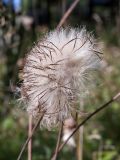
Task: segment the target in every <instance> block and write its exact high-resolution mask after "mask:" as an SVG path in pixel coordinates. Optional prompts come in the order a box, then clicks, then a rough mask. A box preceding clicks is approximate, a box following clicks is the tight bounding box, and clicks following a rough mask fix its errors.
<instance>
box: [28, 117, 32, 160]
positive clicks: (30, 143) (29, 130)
mask: <svg viewBox="0 0 120 160" xmlns="http://www.w3.org/2000/svg"><path fill="white" fill-rule="evenodd" d="M31 134H32V115H29V125H28V137H30V136H31ZM28 160H32V138H31V139H30V141H29V142H28Z"/></svg>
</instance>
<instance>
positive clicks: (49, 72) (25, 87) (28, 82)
mask: <svg viewBox="0 0 120 160" xmlns="http://www.w3.org/2000/svg"><path fill="white" fill-rule="evenodd" d="M100 61H101V53H100V52H99V48H98V46H97V43H96V41H95V39H94V38H93V36H91V35H90V34H88V33H87V32H86V30H85V29H81V30H79V29H68V28H67V29H61V30H60V31H53V32H50V33H49V34H47V35H46V37H45V38H44V39H43V40H41V41H38V42H37V44H35V46H34V47H33V48H32V49H31V51H30V52H29V53H28V54H27V56H26V61H25V65H24V69H23V84H22V87H21V95H22V97H21V99H23V101H24V102H25V103H26V105H27V111H28V113H29V114H32V115H33V116H34V117H37V116H38V115H39V114H41V113H42V112H44V111H45V114H44V117H43V119H42V121H41V126H43V127H45V128H48V129H51V128H53V127H56V126H58V124H59V123H60V122H61V121H64V120H65V119H66V118H68V117H71V116H72V112H73V110H75V109H76V106H75V102H77V100H79V98H80V97H81V96H83V95H85V94H86V93H87V92H88V89H89V88H90V87H91V86H92V85H93V83H94V82H93V81H92V79H93V78H92V71H95V70H96V69H99V67H100Z"/></svg>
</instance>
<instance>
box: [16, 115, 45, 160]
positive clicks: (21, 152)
mask: <svg viewBox="0 0 120 160" xmlns="http://www.w3.org/2000/svg"><path fill="white" fill-rule="evenodd" d="M43 116H44V113H43V114H42V115H40V117H39V118H38V120H37V122H36V123H35V125H34V127H33V129H32V131H31V134H30V135H29V137H28V138H27V140H26V141H25V143H24V144H23V146H22V149H21V151H20V153H19V156H18V158H17V160H20V159H21V156H22V154H23V152H24V150H25V148H26V146H27V144H28V142H29V141H30V140H31V138H32V137H33V134H34V132H35V130H36V129H37V127H38V126H39V124H40V122H41V120H42V118H43Z"/></svg>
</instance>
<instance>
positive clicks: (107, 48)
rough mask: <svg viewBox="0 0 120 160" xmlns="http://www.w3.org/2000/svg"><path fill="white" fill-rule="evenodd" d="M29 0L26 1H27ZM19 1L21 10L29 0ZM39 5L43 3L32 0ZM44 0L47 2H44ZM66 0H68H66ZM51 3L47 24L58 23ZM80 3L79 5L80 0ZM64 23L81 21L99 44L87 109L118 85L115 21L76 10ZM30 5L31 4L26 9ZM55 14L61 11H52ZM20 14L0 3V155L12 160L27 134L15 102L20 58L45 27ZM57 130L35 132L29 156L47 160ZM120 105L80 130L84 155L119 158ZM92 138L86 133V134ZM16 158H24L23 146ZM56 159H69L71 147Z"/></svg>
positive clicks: (95, 159) (119, 38) (0, 159)
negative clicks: (28, 21) (97, 80)
mask: <svg viewBox="0 0 120 160" xmlns="http://www.w3.org/2000/svg"><path fill="white" fill-rule="evenodd" d="M31 2H32V1H31ZM31 2H29V3H28V1H24V2H23V13H27V11H28V8H29V7H30V3H31ZM36 2H37V3H40V5H41V6H45V4H46V3H45V2H41V1H40V2H38V1H35V2H34V3H36ZM46 2H47V1H46ZM42 3H43V4H42ZM69 3H70V1H69ZM57 5H58V3H57V2H54V3H53V4H51V8H50V11H51V13H52V15H51V25H50V27H51V29H53V26H55V25H56V24H57V23H58V17H57V14H56V11H57V10H56V6H57ZM81 5H82V6H84V3H83V1H82V2H81ZM79 7H81V6H80V4H79V6H78V7H77V10H76V11H75V12H74V13H73V15H72V16H71V17H70V18H69V20H68V21H67V22H69V23H70V24H71V25H72V26H77V25H80V24H86V26H87V28H88V30H91V29H92V31H94V33H95V34H96V36H98V37H100V40H101V41H102V42H103V45H104V58H103V66H104V69H103V70H102V71H101V73H100V79H101V82H100V85H98V86H97V88H96V90H94V92H92V93H91V96H90V97H87V98H88V99H86V100H85V101H86V103H85V107H84V111H85V112H90V111H92V110H93V109H95V108H96V107H97V106H99V105H100V104H103V103H104V102H106V101H107V100H109V98H110V97H111V96H112V95H114V93H116V92H117V91H118V90H119V86H120V62H119V61H120V47H119V46H120V35H119V32H118V28H119V27H118V26H117V24H116V25H115V24H112V23H111V24H109V25H105V26H104V25H102V26H101V24H99V23H94V21H92V22H88V21H86V20H85V19H84V16H83V18H82V17H80V18H81V20H80V19H79V17H77V18H76V16H75V15H76V14H78V13H79V12H80V11H79V12H77V11H78V10H79ZM32 9H33V10H35V8H34V7H33V8H32ZM58 15H59V19H60V16H61V13H58ZM20 18H21V15H19V14H15V13H13V12H12V11H11V9H10V8H9V7H8V8H7V7H4V6H3V5H2V4H0V22H1V23H0V160H7V159H9V160H13V159H16V158H17V156H18V154H19V152H20V149H21V146H22V144H23V143H24V141H25V139H26V137H27V125H28V118H27V115H26V112H25V110H24V106H21V105H20V104H19V102H18V101H17V98H18V97H19V92H18V89H19V88H17V87H16V86H18V87H19V85H20V83H21V81H20V70H19V69H20V67H21V65H20V63H21V60H22V58H24V56H25V54H26V53H27V52H28V50H29V49H30V48H31V47H32V45H33V43H34V41H35V40H37V39H38V38H40V37H42V36H43V35H44V33H45V32H47V31H48V30H49V28H48V25H40V24H39V25H38V24H37V25H36V24H34V25H33V26H29V24H27V25H28V28H27V29H26V28H25V26H24V25H23V23H22V22H21V21H20ZM57 132H58V131H56V132H55V131H51V132H49V131H40V130H39V129H38V131H37V132H36V134H35V135H34V138H33V160H38V159H39V160H48V159H50V157H51V154H52V153H53V151H54V148H55V145H56V139H57ZM96 135H97V137H98V138H97V139H96ZM119 136H120V104H119V102H115V103H113V104H111V105H110V106H109V108H107V109H105V110H104V111H102V112H101V113H100V114H99V115H96V116H95V117H94V118H93V119H92V120H90V121H89V122H88V123H87V124H86V125H85V129H84V154H83V155H84V158H83V159H84V160H119V159H120V138H119ZM90 137H92V138H90ZM22 159H27V151H25V153H24V155H23V157H22ZM59 159H61V160H66V159H69V160H75V159H76V151H75V149H70V148H68V147H67V146H65V148H64V150H63V151H62V152H61V154H60V155H59Z"/></svg>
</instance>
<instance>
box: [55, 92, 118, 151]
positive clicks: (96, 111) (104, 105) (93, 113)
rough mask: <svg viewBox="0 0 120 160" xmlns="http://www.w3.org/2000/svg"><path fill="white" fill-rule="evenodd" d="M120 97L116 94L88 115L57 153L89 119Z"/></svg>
mask: <svg viewBox="0 0 120 160" xmlns="http://www.w3.org/2000/svg"><path fill="white" fill-rule="evenodd" d="M119 97H120V92H118V93H117V94H116V95H115V96H114V97H113V98H111V100H109V101H108V102H106V103H105V104H103V105H102V106H101V107H99V108H97V109H96V110H95V111H93V112H92V113H91V114H89V115H88V116H87V118H85V120H83V122H82V123H80V124H79V125H78V126H77V127H76V128H75V130H74V131H73V132H72V133H71V135H70V136H69V137H68V138H67V140H66V141H65V142H63V143H62V144H61V145H60V147H59V149H58V153H59V152H60V151H61V150H62V149H63V147H64V146H65V144H66V143H67V142H68V141H69V139H70V138H71V137H72V136H73V135H74V134H75V133H76V131H78V129H79V128H80V127H81V126H83V125H84V124H85V123H86V122H87V121H88V120H89V119H91V118H92V117H93V116H95V115H96V114H97V113H99V112H100V111H101V110H103V109H105V108H106V107H108V105H109V104H111V103H113V102H114V101H116V100H117V99H118V98H119Z"/></svg>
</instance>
